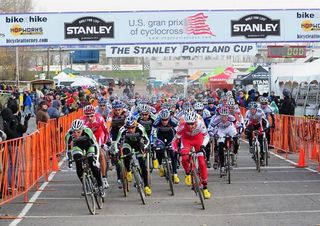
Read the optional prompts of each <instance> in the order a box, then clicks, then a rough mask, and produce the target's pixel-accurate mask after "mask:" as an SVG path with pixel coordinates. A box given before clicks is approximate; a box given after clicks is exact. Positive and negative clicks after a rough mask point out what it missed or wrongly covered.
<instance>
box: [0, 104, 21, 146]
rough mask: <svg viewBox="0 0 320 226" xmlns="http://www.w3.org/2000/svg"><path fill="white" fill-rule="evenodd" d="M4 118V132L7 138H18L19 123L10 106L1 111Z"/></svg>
mask: <svg viewBox="0 0 320 226" xmlns="http://www.w3.org/2000/svg"><path fill="white" fill-rule="evenodd" d="M1 115H2V118H3V132H4V133H5V134H6V135H7V139H8V140H10V139H14V138H18V137H19V134H18V132H17V127H18V123H17V121H16V118H15V117H14V116H13V113H12V110H11V109H10V108H8V107H7V108H5V109H3V111H2V112H1Z"/></svg>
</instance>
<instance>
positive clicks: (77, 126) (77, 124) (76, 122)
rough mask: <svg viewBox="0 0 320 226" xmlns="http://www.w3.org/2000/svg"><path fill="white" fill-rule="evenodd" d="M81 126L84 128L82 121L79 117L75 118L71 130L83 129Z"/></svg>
mask: <svg viewBox="0 0 320 226" xmlns="http://www.w3.org/2000/svg"><path fill="white" fill-rule="evenodd" d="M88 106H90V105H88ZM83 128H84V123H83V121H82V120H81V119H76V120H74V121H73V122H72V126H71V129H72V130H73V131H75V130H83Z"/></svg>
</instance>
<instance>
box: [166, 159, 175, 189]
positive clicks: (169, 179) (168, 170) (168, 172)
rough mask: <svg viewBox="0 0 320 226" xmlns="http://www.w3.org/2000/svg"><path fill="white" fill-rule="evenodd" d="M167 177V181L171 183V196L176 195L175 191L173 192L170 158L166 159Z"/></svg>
mask: <svg viewBox="0 0 320 226" xmlns="http://www.w3.org/2000/svg"><path fill="white" fill-rule="evenodd" d="M165 168H166V169H165V171H166V172H165V175H166V179H167V181H168V182H169V187H170V191H171V195H174V190H173V181H172V174H171V169H170V162H169V161H168V158H166V159H165Z"/></svg>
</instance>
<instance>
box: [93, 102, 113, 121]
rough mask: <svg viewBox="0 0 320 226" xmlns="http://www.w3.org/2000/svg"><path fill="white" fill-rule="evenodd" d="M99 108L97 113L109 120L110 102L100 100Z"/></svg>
mask: <svg viewBox="0 0 320 226" xmlns="http://www.w3.org/2000/svg"><path fill="white" fill-rule="evenodd" d="M98 104H99V106H98V107H97V108H96V113H99V114H100V115H101V116H102V117H103V118H104V119H105V120H107V118H108V116H109V114H110V112H111V109H110V106H109V105H108V102H107V100H106V99H105V98H103V97H101V98H99V100H98Z"/></svg>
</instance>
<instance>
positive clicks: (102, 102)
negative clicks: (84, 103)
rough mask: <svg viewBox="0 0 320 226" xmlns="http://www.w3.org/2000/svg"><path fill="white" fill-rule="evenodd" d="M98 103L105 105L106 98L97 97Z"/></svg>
mask: <svg viewBox="0 0 320 226" xmlns="http://www.w3.org/2000/svg"><path fill="white" fill-rule="evenodd" d="M98 104H99V105H106V104H107V100H106V99H104V98H99V100H98Z"/></svg>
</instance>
